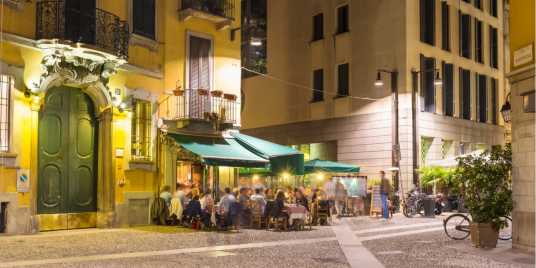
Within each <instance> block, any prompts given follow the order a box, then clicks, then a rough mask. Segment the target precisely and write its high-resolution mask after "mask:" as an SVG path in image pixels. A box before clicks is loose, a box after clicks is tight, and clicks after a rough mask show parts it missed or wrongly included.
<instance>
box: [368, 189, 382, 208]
mask: <svg viewBox="0 0 536 268" xmlns="http://www.w3.org/2000/svg"><path fill="white" fill-rule="evenodd" d="M371 197H372V198H371V200H370V214H371V215H372V214H373V213H380V214H381V213H382V197H381V193H380V186H379V185H374V186H372V194H371Z"/></svg>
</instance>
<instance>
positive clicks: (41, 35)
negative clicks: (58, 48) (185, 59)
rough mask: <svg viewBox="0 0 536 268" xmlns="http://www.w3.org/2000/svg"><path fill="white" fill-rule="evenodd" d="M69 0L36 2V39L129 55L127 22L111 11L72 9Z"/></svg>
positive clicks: (124, 56)
mask: <svg viewBox="0 0 536 268" xmlns="http://www.w3.org/2000/svg"><path fill="white" fill-rule="evenodd" d="M71 2H73V1H68V0H45V1H40V2H37V12H36V16H37V22H36V38H37V39H38V40H40V39H58V40H60V41H61V42H68V43H69V42H70V43H81V44H83V45H88V46H89V47H91V48H92V49H95V50H99V51H102V52H106V53H109V54H112V55H114V56H116V57H119V58H122V59H127V58H128V42H129V30H128V23H127V22H126V21H123V20H121V19H120V18H119V17H118V16H117V15H115V14H112V13H110V12H108V11H105V10H102V9H98V8H91V9H89V10H87V9H84V8H80V7H78V8H73V7H70V4H68V3H71Z"/></svg>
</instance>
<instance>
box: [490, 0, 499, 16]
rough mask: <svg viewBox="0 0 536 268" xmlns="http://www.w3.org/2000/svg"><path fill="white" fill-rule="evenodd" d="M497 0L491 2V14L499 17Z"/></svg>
mask: <svg viewBox="0 0 536 268" xmlns="http://www.w3.org/2000/svg"><path fill="white" fill-rule="evenodd" d="M497 10H498V9H497V0H489V14H490V15H492V16H493V17H497Z"/></svg>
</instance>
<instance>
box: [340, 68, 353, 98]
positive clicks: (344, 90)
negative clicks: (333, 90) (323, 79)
mask: <svg viewBox="0 0 536 268" xmlns="http://www.w3.org/2000/svg"><path fill="white" fill-rule="evenodd" d="M337 74H338V78H339V79H338V82H337V83H338V87H337V97H344V96H348V95H349V89H350V64H348V63H345V64H340V65H339V66H338V70H337Z"/></svg>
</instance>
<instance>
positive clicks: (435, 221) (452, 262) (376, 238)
mask: <svg viewBox="0 0 536 268" xmlns="http://www.w3.org/2000/svg"><path fill="white" fill-rule="evenodd" d="M446 216H448V215H443V216H440V217H436V218H423V217H419V216H417V217H415V218H411V219H408V218H404V217H403V216H402V215H396V216H395V218H394V219H393V220H391V221H387V222H383V221H378V220H377V219H372V218H368V217H361V218H354V219H351V220H350V221H349V223H350V225H351V226H352V227H351V228H352V229H353V230H354V233H355V235H356V236H357V237H358V239H359V240H361V241H362V243H363V245H364V246H365V247H366V248H367V249H368V250H369V251H371V252H372V253H373V254H374V256H375V257H376V258H377V259H378V260H379V261H380V262H381V263H382V264H383V265H384V266H385V267H412V268H413V267H534V256H530V255H528V254H523V253H520V252H517V251H513V250H512V249H511V242H502V241H500V243H499V245H498V247H497V248H496V249H493V250H482V249H477V248H474V247H472V246H471V242H470V240H469V239H467V240H463V241H455V240H451V239H449V238H448V237H447V236H446V235H445V233H444V231H443V229H442V228H443V227H442V219H444V218H445V217H446ZM374 222H376V223H375V224H373V223H374Z"/></svg>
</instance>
